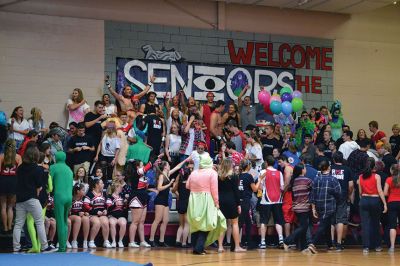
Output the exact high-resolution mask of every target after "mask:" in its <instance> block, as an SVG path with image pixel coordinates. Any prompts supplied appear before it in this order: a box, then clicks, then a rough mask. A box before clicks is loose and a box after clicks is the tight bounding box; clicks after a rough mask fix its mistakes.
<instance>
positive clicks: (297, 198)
mask: <svg viewBox="0 0 400 266" xmlns="http://www.w3.org/2000/svg"><path fill="white" fill-rule="evenodd" d="M311 190H312V181H311V179H310V178H308V177H305V176H299V177H297V178H296V179H295V180H294V182H293V187H292V192H293V211H294V212H296V213H302V212H309V211H310V210H311V203H310V194H311Z"/></svg>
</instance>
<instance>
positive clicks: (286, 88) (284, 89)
mask: <svg viewBox="0 0 400 266" xmlns="http://www.w3.org/2000/svg"><path fill="white" fill-rule="evenodd" d="M292 92H293V91H292V89H291V88H289V87H283V88H282V89H281V90H280V91H279V94H280V95H281V96H282V95H283V94H285V93H289V94H291V93H292Z"/></svg>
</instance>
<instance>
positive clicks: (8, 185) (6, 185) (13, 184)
mask: <svg viewBox="0 0 400 266" xmlns="http://www.w3.org/2000/svg"><path fill="white" fill-rule="evenodd" d="M16 188H17V165H16V164H15V165H13V166H12V167H5V166H4V163H3V164H2V165H1V170H0V195H15V194H16V190H17V189H16Z"/></svg>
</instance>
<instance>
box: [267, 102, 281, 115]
mask: <svg viewBox="0 0 400 266" xmlns="http://www.w3.org/2000/svg"><path fill="white" fill-rule="evenodd" d="M269 108H270V109H271V112H272V113H274V114H276V115H277V114H279V113H280V112H281V111H282V103H281V102H278V101H272V102H271V104H270V106H269Z"/></svg>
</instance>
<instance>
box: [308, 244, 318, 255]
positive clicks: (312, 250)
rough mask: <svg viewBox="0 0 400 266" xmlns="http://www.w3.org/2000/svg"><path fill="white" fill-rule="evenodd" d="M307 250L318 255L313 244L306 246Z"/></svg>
mask: <svg viewBox="0 0 400 266" xmlns="http://www.w3.org/2000/svg"><path fill="white" fill-rule="evenodd" d="M308 250H309V251H310V252H311V253H312V254H317V253H318V251H317V249H316V247H315V246H314V245H313V244H310V245H308Z"/></svg>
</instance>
